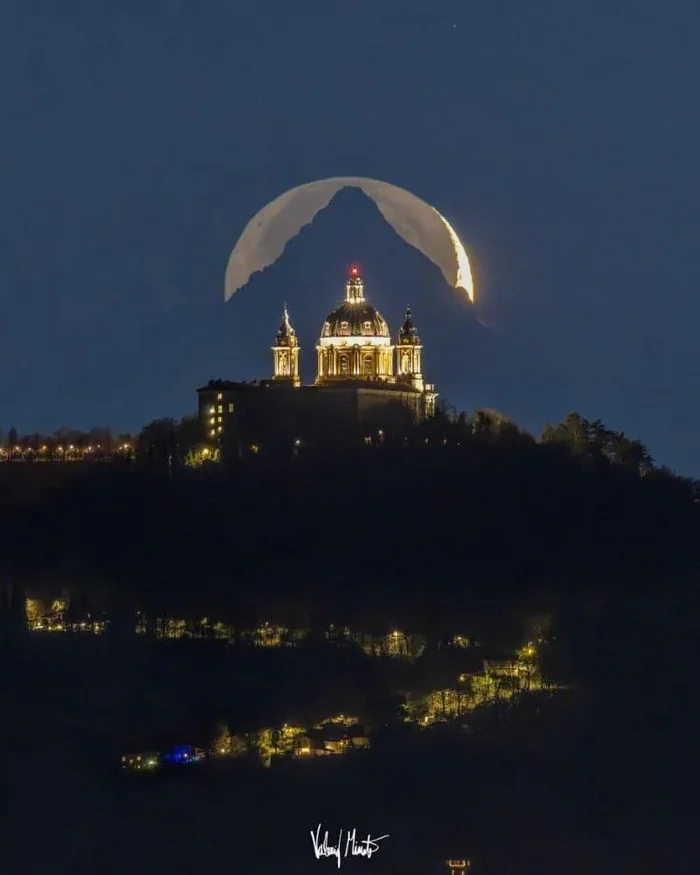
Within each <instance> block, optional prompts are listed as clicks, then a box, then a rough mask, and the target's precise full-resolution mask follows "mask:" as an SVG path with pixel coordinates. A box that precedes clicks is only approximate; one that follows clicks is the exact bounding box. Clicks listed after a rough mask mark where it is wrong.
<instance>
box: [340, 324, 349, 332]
mask: <svg viewBox="0 0 700 875" xmlns="http://www.w3.org/2000/svg"><path fill="white" fill-rule="evenodd" d="M340 327H341V328H342V330H343V331H347V330H348V328H349V327H350V325H349V324H348V323H347V322H341V323H340Z"/></svg>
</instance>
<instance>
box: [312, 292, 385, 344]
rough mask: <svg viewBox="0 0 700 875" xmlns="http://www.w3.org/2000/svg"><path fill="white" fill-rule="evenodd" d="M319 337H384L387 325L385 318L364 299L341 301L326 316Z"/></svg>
mask: <svg viewBox="0 0 700 875" xmlns="http://www.w3.org/2000/svg"><path fill="white" fill-rule="evenodd" d="M321 337H386V338H387V339H388V338H389V326H388V324H387V321H386V319H385V318H384V317H383V316H382V314H381V313H380V312H379V310H377V308H376V307H373V306H372V304H368V303H366V302H365V301H361V302H353V301H343V303H342V304H338V306H337V307H335V308H334V309H333V310H331V312H330V313H329V314H328V316H327V317H326V321H325V322H324V324H323V328H322V329H321Z"/></svg>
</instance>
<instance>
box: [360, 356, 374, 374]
mask: <svg viewBox="0 0 700 875" xmlns="http://www.w3.org/2000/svg"><path fill="white" fill-rule="evenodd" d="M362 373H363V374H366V375H368V374H371V373H372V359H371V358H366V359H365V360H364V361H363V362H362Z"/></svg>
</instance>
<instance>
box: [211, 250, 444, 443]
mask: <svg viewBox="0 0 700 875" xmlns="http://www.w3.org/2000/svg"><path fill="white" fill-rule="evenodd" d="M422 352H423V346H422V344H421V341H420V337H419V336H418V331H417V330H416V327H415V325H414V323H413V316H412V313H411V310H410V308H407V309H406V312H405V317H404V321H403V323H402V325H401V327H400V328H399V331H398V332H397V335H396V341H395V342H392V336H391V332H390V330H389V326H388V324H387V322H386V320H385V319H384V317H383V316H382V315H381V313H380V312H379V310H377V308H376V307H374V306H373V305H372V304H371V303H370V302H369V301H368V300H367V298H366V297H365V287H364V282H363V279H362V276H361V274H360V270H359V268H358V267H357V266H353V267H351V268H350V271H349V276H348V279H347V282H346V285H345V300H344V301H342V302H341V303H339V304H338V305H337V306H336V307H334V309H333V310H332V311H331V312H330V313H329V314H328V316H327V317H326V319H325V321H324V323H323V327H322V328H321V335H320V337H319V338H318V342H317V344H316V376H315V379H314V382H313V383H312V384H303V383H302V380H301V368H300V353H301V346H300V344H299V339H298V337H297V333H296V331H295V329H294V328H293V326H292V323H291V320H290V316H289V312H288V311H287V308H286V306H285V309H284V314H283V317H282V322H281V324H280V326H279V329H278V330H277V334H276V335H275V339H274V343H273V345H272V378H271V379H264V380H255V381H252V382H245V383H236V382H231V381H227V380H212V381H211V382H210V383H208V384H207V385H206V386H203V387H202V388H201V389H199V390H198V395H199V415H200V417H201V419H202V421H203V423H204V425H205V428H206V432H207V436H208V437H209V439H210V440H211V439H214V440H216V441H217V442H218V443H219V444H220V445H222V446H223V445H228V446H233V445H235V446H236V447H237V449H238V452H239V453H241V452H244V450H245V449H246V448H248V447H249V446H258V445H259V443H260V442H261V441H262V442H265V443H268V442H269V441H270V440H275V439H277V440H282V441H283V442H287V441H288V440H290V439H292V440H293V442H298V443H301V442H318V441H320V440H323V439H331V438H336V439H337V438H339V437H343V436H345V437H348V438H352V437H353V436H357V435H358V434H363V435H365V437H366V439H368V440H369V439H372V435H376V434H383V433H384V431H387V432H391V431H392V430H393V431H397V430H401V429H402V428H404V427H405V426H407V425H409V424H410V423H416V422H422V421H424V420H425V419H427V418H429V417H431V416H433V414H434V412H435V399H436V398H437V393H436V392H435V386H434V385H433V384H432V383H427V382H425V380H424V378H423V365H422ZM365 433H367V434H365Z"/></svg>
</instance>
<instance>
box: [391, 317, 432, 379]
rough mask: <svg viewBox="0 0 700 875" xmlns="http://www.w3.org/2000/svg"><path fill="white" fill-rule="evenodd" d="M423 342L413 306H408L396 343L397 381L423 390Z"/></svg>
mask: <svg viewBox="0 0 700 875" xmlns="http://www.w3.org/2000/svg"><path fill="white" fill-rule="evenodd" d="M422 350H423V344H422V343H421V342H420V337H419V336H418V331H417V329H416V326H415V325H414V324H413V314H412V313H411V308H410V307H406V312H405V314H404V321H403V325H402V326H401V328H400V329H399V337H398V342H397V344H396V381H397V382H398V383H409V384H410V386H411V388H413V389H415V390H416V391H418V392H422V391H423V390H424V388H425V386H424V384H423V370H422V363H421V353H422Z"/></svg>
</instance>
